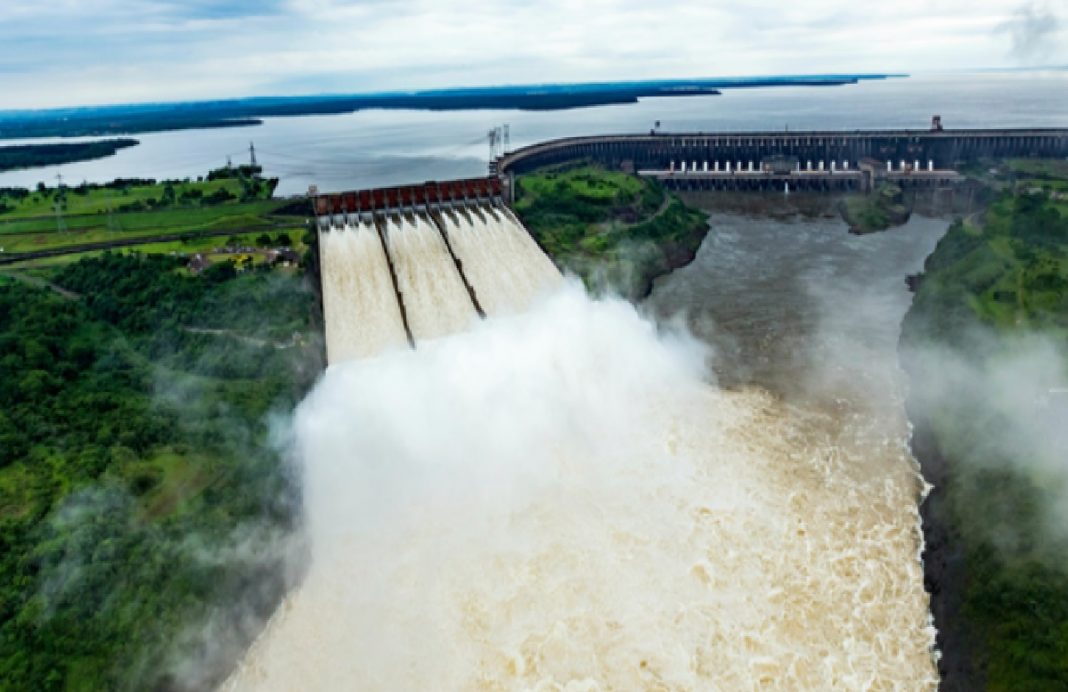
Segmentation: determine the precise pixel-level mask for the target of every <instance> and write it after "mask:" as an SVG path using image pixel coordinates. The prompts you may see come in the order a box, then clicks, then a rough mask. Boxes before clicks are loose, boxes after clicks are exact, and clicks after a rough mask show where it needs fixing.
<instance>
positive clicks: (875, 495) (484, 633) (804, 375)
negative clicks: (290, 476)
mask: <svg viewBox="0 0 1068 692" xmlns="http://www.w3.org/2000/svg"><path fill="white" fill-rule="evenodd" d="M712 222H713V229H714V230H713V231H712V233H711V234H710V235H709V237H708V239H707V240H706V242H705V245H704V246H703V247H702V250H701V252H700V253H699V256H698V258H697V260H696V261H695V263H694V264H693V265H691V266H690V267H687V268H686V269H684V270H682V271H680V272H676V273H675V274H674V275H672V276H671V277H669V278H667V279H666V280H664V281H662V282H660V284H659V285H658V286H657V288H656V290H655V291H654V293H653V295H652V297H651V298H650V300H649V303H648V305H647V306H646V307H647V308H648V309H649V310H650V311H651V312H654V313H659V314H661V315H663V316H670V315H674V314H675V313H677V312H678V311H679V310H680V309H685V310H686V312H687V313H688V314H687V316H686V317H685V319H687V320H688V321H690V322H691V324H692V325H693V326H694V327H695V329H696V331H697V332H698V333H699V335H700V336H701V337H702V338H703V339H705V340H706V341H707V342H709V343H711V344H712V345H713V347H714V350H713V351H712V352H711V353H710V352H709V350H708V349H707V348H705V347H703V346H702V344H701V343H700V342H697V341H695V340H694V339H693V338H691V337H688V336H686V335H685V334H681V333H678V332H677V331H675V330H672V329H670V328H668V327H665V326H661V327H659V328H658V327H657V326H656V325H654V324H653V323H652V322H650V321H648V320H646V319H642V318H641V317H640V316H639V315H638V314H637V312H636V311H635V310H634V309H633V308H632V307H631V306H629V305H627V304H625V303H622V302H620V301H611V300H609V301H593V300H590V299H589V298H588V297H586V296H585V294H584V293H583V292H582V291H581V289H580V288H579V287H577V286H576V285H574V284H570V285H567V286H564V287H563V288H561V289H560V290H558V291H556V292H555V293H553V294H550V295H546V296H543V297H542V298H541V299H538V300H536V301H535V302H534V304H533V305H532V306H531V308H530V309H529V310H528V311H527V312H526V313H524V314H520V315H511V316H505V317H499V318H494V319H490V320H487V321H484V322H479V323H477V324H475V325H474V327H473V328H472V329H471V330H469V331H467V332H464V333H461V334H457V335H454V336H451V337H449V338H444V339H436V340H432V341H429V342H427V343H426V345H425V346H421V347H420V348H418V349H417V350H415V351H398V352H394V353H391V354H385V355H383V356H381V357H379V358H375V359H370V360H357V361H353V362H349V363H342V364H340V365H339V366H333V367H331V368H330V370H329V371H328V373H327V376H326V377H325V379H324V381H323V382H322V383H321V384H320V385H319V387H317V389H316V390H315V391H314V392H313V393H312V394H311V395H310V396H309V398H308V399H307V400H306V401H305V402H304V403H303V404H302V405H301V407H300V409H299V410H298V412H297V415H296V420H295V422H294V428H295V434H296V439H297V447H296V450H295V452H296V453H297V454H298V455H299V456H300V457H301V458H302V459H303V460H304V465H305V472H304V490H305V504H306V509H307V525H308V531H309V534H310V537H311V544H312V562H311V565H310V568H309V572H308V575H307V578H306V580H305V581H304V583H303V584H302V586H301V587H300V588H299V589H298V590H297V591H295V592H294V593H293V594H292V595H291V596H290V597H289V598H288V599H287V600H286V602H285V604H284V605H283V607H282V608H281V609H280V610H279V612H278V613H277V614H276V616H275V618H274V619H273V620H272V622H271V623H270V625H269V627H268V629H267V631H266V632H265V633H264V635H263V636H262V637H261V638H260V640H259V641H258V642H257V643H256V645H255V646H254V647H253V649H252V650H251V651H250V652H249V655H248V656H247V658H246V660H245V661H244V663H243V664H242V666H241V668H240V669H239V670H238V671H237V673H235V675H234V677H233V678H232V679H231V680H230V681H228V682H227V684H226V685H225V688H226V689H233V690H238V689H266V690H291V689H360V690H397V689H445V690H451V689H464V690H466V689H479V690H519V689H530V690H610V689H611V690H643V689H649V690H750V689H777V690H800V689H807V690H831V689H841V690H855V689H875V690H891V689H899V690H917V689H933V687H934V686H935V681H936V678H935V669H934V665H933V661H932V655H931V651H930V647H931V645H932V631H931V629H930V627H929V625H928V615H927V596H926V594H925V593H924V591H923V586H922V570H921V565H920V563H919V560H918V554H919V547H920V546H919V540H920V539H919V532H918V527H917V511H916V507H917V501H918V498H919V495H920V492H921V483H920V480H919V478H918V475H917V473H916V469H915V465H914V463H913V462H912V460H911V459H910V458H909V456H908V453H907V450H906V446H905V442H906V432H907V431H906V427H905V421H904V417H903V415H902V413H901V405H900V392H901V380H900V376H899V374H898V371H897V368H896V360H895V359H894V357H893V353H894V341H895V338H896V325H897V324H898V322H899V320H900V316H901V315H900V313H902V312H903V311H904V308H905V306H907V304H908V294H907V293H906V292H905V291H904V283H903V278H904V275H905V274H906V273H908V272H910V271H913V270H915V269H916V268H917V267H918V265H919V263H921V262H922V258H923V257H924V255H925V254H926V252H928V251H929V250H930V248H931V247H933V244H934V242H935V241H936V239H937V238H938V236H939V234H940V233H941V232H942V231H943V230H944V226H945V224H942V223H938V222H925V221H923V220H921V219H917V220H915V221H914V222H912V223H911V224H910V225H909V227H907V228H905V229H899V230H898V231H895V232H893V233H890V234H884V235H880V236H871V237H867V238H854V237H850V236H848V235H846V234H845V229H844V227H843V226H841V225H840V224H837V223H827V222H822V221H819V222H805V223H796V224H790V223H781V222H771V221H762V220H754V219H745V218H740V217H713V219H712ZM895 317H896V319H895ZM665 321H668V322H670V320H665ZM708 362H711V363H712V364H713V371H712V372H713V373H715V376H716V377H718V378H719V379H720V381H721V382H723V383H724V385H729V386H713V385H710V384H709V383H708V381H709V379H710V377H712V374H711V373H709V372H708V371H706V370H705V368H704V366H705V364H706V363H708Z"/></svg>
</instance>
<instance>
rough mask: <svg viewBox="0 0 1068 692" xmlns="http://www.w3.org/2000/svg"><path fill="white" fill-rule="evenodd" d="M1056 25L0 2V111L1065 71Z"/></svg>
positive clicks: (963, 14)
mask: <svg viewBox="0 0 1068 692" xmlns="http://www.w3.org/2000/svg"><path fill="white" fill-rule="evenodd" d="M1028 12H1029V13H1030V14H1021V13H1028ZM1036 13H1037V14H1036ZM1058 14H1063V10H1058V9H1057V8H1055V7H1053V6H1044V5H1025V6H1020V5H1019V4H1018V2H1014V1H1010V2H1005V1H1003V0H971V1H968V0H928V1H924V0H899V1H898V2H893V3H887V2H879V3H866V4H864V5H863V6H857V5H856V4H855V3H851V2H846V1H845V0H808V1H806V2H795V3H789V4H784V3H780V2H776V1H772V0H756V1H755V2H749V3H745V4H741V3H733V2H731V3H728V2H722V1H719V2H696V1H690V2H683V1H681V0H664V1H663V2H657V3H652V2H636V1H634V0H588V1H586V2H583V3H573V2H563V1H562V0H542V1H539V2H518V1H516V0H468V1H466V2H462V3H461V2H454V1H451V0H438V1H436V2H432V1H429V0H413V1H412V2H404V3H399V2H390V1H388V0H369V1H368V0H364V1H351V0H348V1H347V0H279V1H277V2H266V3H264V2H248V1H246V0H230V1H229V2H204V1H203V0H198V1H195V2H174V1H173V0H147V1H146V0H138V1H136V2H135V1H134V0H97V1H94V2H92V3H89V2H84V1H79V0H58V2H52V3H49V4H48V5H44V4H42V3H39V2H36V0H7V2H5V3H4V6H3V7H2V8H0V43H3V44H4V45H5V50H4V51H3V53H2V54H0V75H2V78H3V82H4V84H5V88H4V89H3V90H2V91H0V108H18V107H40V106H58V105H72V104H77V103H87V104H90V103H115V102H125V101H146V100H155V101H159V100H182V99H191V98H219V97H231V96H247V95H255V94H280V93H315V92H323V91H331V92H356V91H363V90H378V89H395V88H397V89H409V88H426V87H441V86H450V85H469V84H499V83H515V82H544V81H582V80H591V79H628V78H652V77H683V76H693V77H696V76H720V75H748V74H782V73H794V74H796V73H818V72H860V71H876V72H882V71H924V70H938V69H944V68H947V69H959V68H979V67H1001V66H1011V65H1016V64H1019V63H1020V61H1021V60H1033V61H1038V62H1043V63H1046V64H1049V63H1056V62H1057V61H1065V60H1068V53H1066V51H1065V49H1064V48H1063V46H1064V45H1066V44H1068V41H1065V40H1064V39H1065V38H1068V36H1066V31H1065V22H1064V21H1056V17H1057V15H1058ZM1034 16H1041V17H1053V18H1054V21H1052V22H1048V23H1047V24H1046V25H1044V29H1043V32H1042V37H1043V41H1044V43H1045V45H1046V46H1047V50H1045V51H1043V52H1031V53H1029V54H1026V55H1024V54H1021V51H1020V50H1019V48H1018V44H1019V39H1018V36H1019V31H1018V29H1021V30H1022V28H1026V26H1029V25H1028V24H1026V22H1025V23H1024V24H1021V21H1023V19H1026V18H1027V17H1034ZM1032 24H1033V23H1032ZM1004 27H1009V28H1004ZM1014 43H1015V44H1016V49H1015V50H1014Z"/></svg>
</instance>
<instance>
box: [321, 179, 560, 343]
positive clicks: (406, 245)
mask: <svg viewBox="0 0 1068 692" xmlns="http://www.w3.org/2000/svg"><path fill="white" fill-rule="evenodd" d="M316 205H317V216H318V225H319V240H320V253H321V266H322V287H323V312H324V316H325V320H326V337H327V359H328V361H329V362H330V363H331V364H335V363H340V362H342V361H346V360H352V359H359V358H366V357H368V356H374V355H378V354H382V353H385V352H388V351H391V350H396V349H398V348H401V347H403V346H404V345H405V344H408V343H410V344H411V345H413V346H416V347H419V346H420V345H421V344H423V343H426V342H428V341H430V340H433V339H436V338H439V337H443V336H447V335H449V334H455V333H457V332H462V331H464V330H466V329H468V328H469V327H470V326H471V325H472V324H474V323H475V321H476V320H477V319H478V318H479V317H480V316H494V315H503V314H515V313H519V312H522V311H524V310H526V309H527V308H529V307H530V305H531V304H532V303H533V301H534V300H535V299H536V298H537V296H539V295H544V294H545V293H547V292H548V291H549V290H550V289H552V288H553V287H556V286H558V285H559V284H560V283H561V282H562V280H563V278H562V277H561V275H560V272H559V271H558V270H557V269H556V267H555V266H554V265H553V263H552V261H551V260H550V259H549V258H548V257H547V256H546V255H545V253H544V252H542V251H541V248H539V247H538V245H537V243H535V242H534V240H533V238H531V237H530V234H529V233H528V232H527V230H526V229H525V228H523V226H522V224H521V223H519V221H518V220H516V218H515V217H514V216H513V215H512V213H511V212H510V211H509V210H508V209H507V207H505V206H504V204H503V202H502V198H501V189H500V182H499V181H496V180H493V181H490V180H485V179H476V180H470V181H453V182H449V183H440V184H438V183H427V184H425V185H419V186H409V187H401V188H389V189H385V190H365V191H362V192H358V193H342V194H341V195H331V196H328V197H325V198H319V199H318V200H317V201H316Z"/></svg>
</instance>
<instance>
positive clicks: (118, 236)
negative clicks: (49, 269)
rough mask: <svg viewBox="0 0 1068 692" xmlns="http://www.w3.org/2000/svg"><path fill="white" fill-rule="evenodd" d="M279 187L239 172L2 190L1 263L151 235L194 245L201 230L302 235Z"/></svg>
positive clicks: (144, 239)
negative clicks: (235, 174) (228, 175)
mask: <svg viewBox="0 0 1068 692" xmlns="http://www.w3.org/2000/svg"><path fill="white" fill-rule="evenodd" d="M273 188H274V185H273V183H272V181H267V180H263V179H261V178H256V177H245V176H240V177H232V178H223V179H215V180H203V181H170V182H166V181H165V182H158V183H157V182H154V181H127V182H123V181H117V182H116V183H113V184H109V185H108V186H85V187H77V188H61V189H60V188H38V189H37V190H34V191H29V190H11V189H5V190H0V261H7V262H11V261H15V260H18V259H19V258H20V256H23V255H25V256H24V257H23V259H36V257H37V256H36V255H35V254H34V253H45V254H46V255H47V254H56V253H58V252H60V251H70V252H74V253H77V252H82V251H95V250H98V249H102V248H104V247H122V246H124V245H131V244H140V243H145V242H148V241H149V240H150V239H153V238H160V239H161V240H163V241H166V242H186V243H188V242H191V241H192V240H193V239H195V238H197V237H198V236H228V235H231V234H240V233H253V232H257V233H259V232H269V233H273V232H280V231H288V232H289V235H290V236H292V237H294V238H299V237H300V236H301V235H302V234H303V226H304V216H303V212H302V211H301V208H300V205H299V204H296V205H295V204H294V202H293V200H284V199H272V198H271V193H272V191H273ZM294 212H296V213H294ZM191 249H192V248H191ZM174 250H175V251H179V252H180V251H181V249H180V248H174Z"/></svg>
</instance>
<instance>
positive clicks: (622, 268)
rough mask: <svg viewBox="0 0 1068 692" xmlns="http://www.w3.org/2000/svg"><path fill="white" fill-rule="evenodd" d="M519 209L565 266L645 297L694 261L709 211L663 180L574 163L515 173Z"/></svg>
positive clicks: (595, 285)
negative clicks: (689, 202) (658, 281)
mask: <svg viewBox="0 0 1068 692" xmlns="http://www.w3.org/2000/svg"><path fill="white" fill-rule="evenodd" d="M516 184H517V195H516V197H517V199H516V204H515V211H516V213H517V214H518V215H519V217H520V219H522V221H523V223H524V224H525V225H526V227H527V228H528V229H529V230H530V233H531V235H532V236H533V237H534V239H535V240H536V241H537V242H538V244H539V245H540V246H541V247H542V249H543V250H544V251H545V252H546V254H548V255H549V257H551V258H552V259H553V261H554V262H556V264H557V266H559V267H560V268H561V269H562V270H564V271H569V272H572V273H574V274H576V275H578V276H579V277H581V278H582V280H583V281H584V282H585V284H586V286H587V288H589V289H590V290H592V291H594V292H595V293H597V292H613V293H617V294H619V295H622V296H624V297H626V298H628V299H630V300H635V301H636V300H640V299H641V298H643V297H645V296H647V295H648V294H649V292H650V291H651V290H652V286H653V280H654V279H656V278H657V277H659V276H663V275H664V274H667V273H669V272H671V271H672V270H674V269H677V268H679V267H682V266H685V265H686V264H688V263H689V262H691V261H693V258H694V256H695V254H696V253H697V248H698V247H700V245H701V241H702V240H703V239H704V237H705V234H706V233H707V232H708V222H707V220H706V218H705V215H704V213H703V212H701V211H699V210H697V209H695V208H692V207H690V206H688V205H687V204H686V203H684V202H683V201H682V200H681V199H680V198H678V197H677V196H675V195H673V194H671V193H669V192H668V191H667V190H665V189H664V188H663V186H661V185H660V184H659V183H657V182H655V181H653V180H647V179H644V178H639V177H637V176H633V175H628V174H625V173H618V172H613V171H607V170H605V169H603V168H600V167H598V166H592V165H582V164H576V165H571V166H560V167H553V168H549V169H543V170H541V171H537V172H534V173H531V174H528V175H523V176H520V177H519V178H517V181H516Z"/></svg>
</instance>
